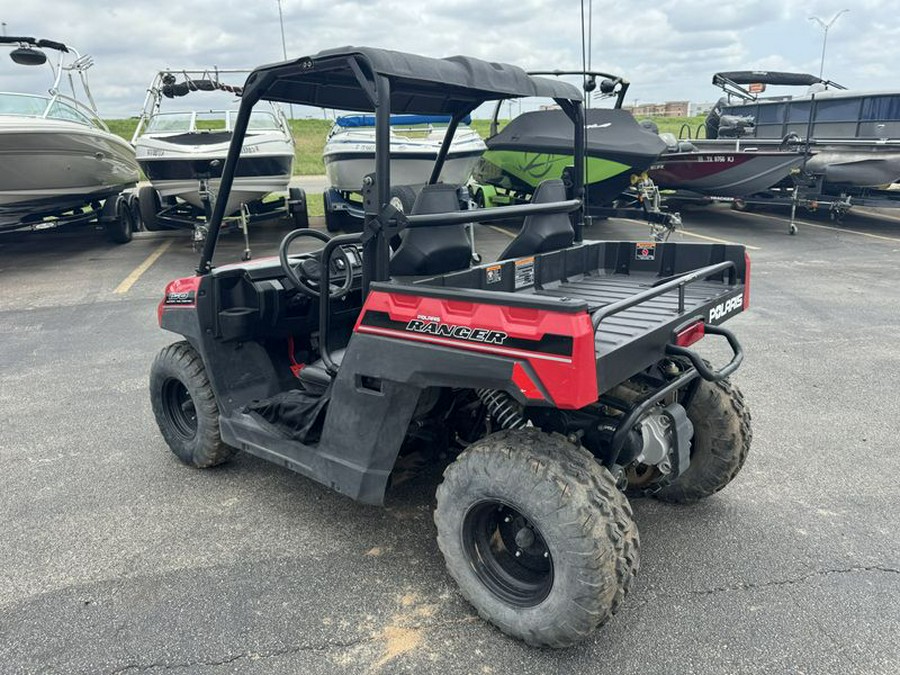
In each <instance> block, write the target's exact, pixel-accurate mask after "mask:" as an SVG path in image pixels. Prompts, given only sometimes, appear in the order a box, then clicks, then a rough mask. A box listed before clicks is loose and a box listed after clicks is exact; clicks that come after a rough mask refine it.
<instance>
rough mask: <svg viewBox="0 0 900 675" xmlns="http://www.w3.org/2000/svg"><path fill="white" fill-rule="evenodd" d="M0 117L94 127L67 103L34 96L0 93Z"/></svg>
mask: <svg viewBox="0 0 900 675" xmlns="http://www.w3.org/2000/svg"><path fill="white" fill-rule="evenodd" d="M0 115H17V116H24V117H47V118H50V119H54V120H65V121H66V122H78V123H79V124H85V125H87V126H94V125H93V123H92V122H91V120H90V118H89V117H87V116H86V115H84V114H82V113H81V112H79V111H78V110H77V109H76V108H75V107H73V106H71V105H69V104H68V103H65V102H63V101H60V100H59V99H54V98H52V97H50V96H38V95H35V94H10V93H0Z"/></svg>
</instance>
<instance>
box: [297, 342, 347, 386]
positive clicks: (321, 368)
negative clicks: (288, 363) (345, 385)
mask: <svg viewBox="0 0 900 675" xmlns="http://www.w3.org/2000/svg"><path fill="white" fill-rule="evenodd" d="M346 351H347V350H346V349H335V350H334V351H333V352H331V360H332V361H334V365H336V366H337V367H338V368H340V367H341V361H343V360H344V353H345V352H346ZM297 377H298V378H299V379H300V382H302V383H303V386H304V387H305V388H306V389H307V391H309V392H311V393H314V394H321V393H324V391H325V390H326V389H327V388H328V385H330V384H331V376H330V375H329V374H328V369H327V368H325V362H324V361H323V360H322V359H319V360H318V361H313V362H312V363H310V364H309V365H307V366H303V368H301V369H300V373H299V374H298V375H297Z"/></svg>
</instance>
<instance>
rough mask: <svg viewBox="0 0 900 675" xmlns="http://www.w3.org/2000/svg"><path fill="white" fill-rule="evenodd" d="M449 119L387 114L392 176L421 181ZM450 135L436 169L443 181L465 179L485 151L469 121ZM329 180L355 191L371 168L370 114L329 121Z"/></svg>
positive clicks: (404, 181)
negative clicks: (454, 133)
mask: <svg viewBox="0 0 900 675" xmlns="http://www.w3.org/2000/svg"><path fill="white" fill-rule="evenodd" d="M449 122H450V118H449V117H445V116H440V115H392V116H391V175H392V176H393V177H394V179H393V180H394V183H395V184H397V185H416V184H417V183H421V181H422V175H423V174H425V173H428V172H430V171H431V167H432V166H433V165H434V161H435V159H437V155H438V152H439V151H440V149H441V143H443V141H444V136H445V135H446V132H447V124H449ZM470 122H471V119H470V118H467V119H466V120H463V123H462V125H461V126H460V128H459V129H458V130H457V132H456V135H454V137H453V142H452V143H451V144H450V148H449V150H448V151H447V159H446V161H445V162H444V167H443V169H442V171H441V180H442V181H444V182H446V183H456V184H460V183H465V182H466V181H467V180H468V178H469V176H470V175H471V173H472V168H473V167H474V166H475V163H476V162H477V161H478V158H479V157H481V155H482V153H483V152H484V150H485V145H484V141H482V140H481V137H480V136H479V135H478V133H477V132H476V131H475V130H474V129H472V128H471V127H469V126H468V124H469V123H470ZM322 159H323V160H324V162H325V175H326V176H327V177H328V181H329V183H330V185H331V186H332V187H333V188H335V189H337V190H340V191H342V192H358V191H359V190H361V189H362V185H363V180H364V179H365V177H366V176H367V175H368V174H370V173H372V171H373V170H374V167H375V116H374V115H343V116H341V117H338V118H337V119H336V120H335V121H334V126H332V128H331V131H330V132H329V133H328V139H327V140H326V141H325V148H324V150H323V152H322Z"/></svg>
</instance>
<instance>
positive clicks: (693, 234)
mask: <svg viewBox="0 0 900 675" xmlns="http://www.w3.org/2000/svg"><path fill="white" fill-rule="evenodd" d="M617 220H619V221H621V222H623V223H627V224H628V225H635V226H640V227H647V223H645V222H643V221H641V220H631V219H630V218H617ZM675 232H676V233H678V234H685V235H687V236H688V237H696V238H697V239H705V240H706V241H712V242H715V243H716V244H738V245H740V246H743V247H744V248H748V249H750V250H751V251H760V250H762V249H761V248H760V247H759V246H751V245H750V244H742V243H741V242H738V241H728V240H727V239H719V238H718V237H710V236H708V235H705V234H699V233H697V232H691V231H689V230H685V229H678V230H675Z"/></svg>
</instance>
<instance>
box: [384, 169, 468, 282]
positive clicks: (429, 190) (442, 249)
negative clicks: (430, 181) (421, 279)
mask: <svg viewBox="0 0 900 675" xmlns="http://www.w3.org/2000/svg"><path fill="white" fill-rule="evenodd" d="M459 210H460V203H459V195H458V193H457V186H455V185H450V184H447V183H435V184H434V185H426V186H424V187H423V188H422V191H421V192H419V194H418V196H417V197H416V202H415V204H413V207H412V210H411V211H410V215H424V214H428V213H447V212H450V211H459ZM401 236H402V242H401V244H400V247H399V248H398V249H397V251H396V253H394V255H393V257H392V258H391V275H392V276H398V277H402V276H426V275H432V274H447V273H448V272H458V271H459V270H464V269H467V268H468V267H469V263H470V262H471V260H472V244H471V242H470V241H469V236H468V235H467V234H466V228H465V226H464V225H441V226H435V227H410V228H408V229H407V230H406V231H405V232H404V233H403V234H402V235H401Z"/></svg>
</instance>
